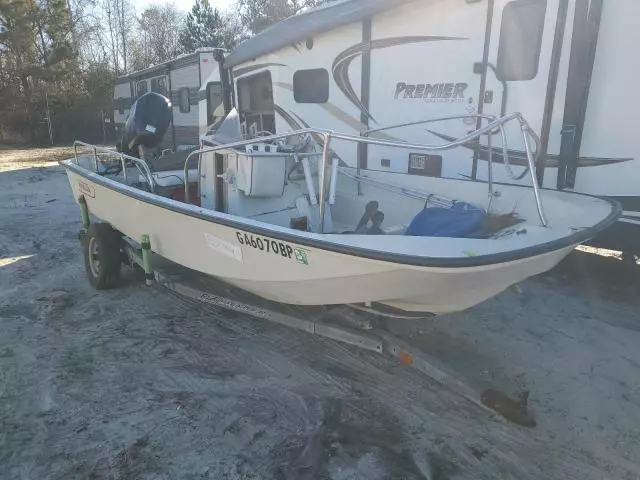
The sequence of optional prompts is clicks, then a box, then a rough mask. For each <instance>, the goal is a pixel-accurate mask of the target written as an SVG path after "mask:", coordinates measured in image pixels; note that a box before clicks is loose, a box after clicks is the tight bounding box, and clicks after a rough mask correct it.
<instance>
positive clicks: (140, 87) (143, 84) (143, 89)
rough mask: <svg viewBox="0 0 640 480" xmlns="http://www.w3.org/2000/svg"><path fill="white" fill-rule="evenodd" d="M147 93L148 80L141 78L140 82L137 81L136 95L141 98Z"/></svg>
mask: <svg viewBox="0 0 640 480" xmlns="http://www.w3.org/2000/svg"><path fill="white" fill-rule="evenodd" d="M145 93H147V81H146V80H140V81H139V82H138V83H136V97H138V98H139V97H141V96H142V95H144V94H145Z"/></svg>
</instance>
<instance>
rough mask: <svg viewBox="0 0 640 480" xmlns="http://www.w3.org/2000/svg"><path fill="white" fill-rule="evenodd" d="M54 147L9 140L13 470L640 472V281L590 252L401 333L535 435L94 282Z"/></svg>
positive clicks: (434, 390) (147, 473)
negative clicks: (513, 405)
mask: <svg viewBox="0 0 640 480" xmlns="http://www.w3.org/2000/svg"><path fill="white" fill-rule="evenodd" d="M48 155H49V153H48V152H47V151H46V150H45V151H40V152H39V153H37V154H35V153H34V151H28V152H26V153H25V152H22V153H21V152H16V151H8V150H3V151H0V478H2V479H4V478H7V479H9V478H11V479H13V478H16V479H73V478H81V479H85V478H92V479H102V478H105V479H156V478H157V479H173V478H176V479H177V478H179V479H203V478H205V479H206V478H209V479H429V480H444V479H543V478H545V479H555V478H557V479H576V480H589V479H634V480H636V479H638V478H640V300H639V298H638V297H640V295H639V292H640V289H639V288H638V286H640V280H639V277H638V271H637V270H638V269H637V268H636V269H633V268H630V267H627V266H623V265H622V262H620V261H618V260H617V259H616V258H603V257H597V256H594V255H589V254H587V253H583V252H578V253H576V254H574V255H573V256H572V258H570V259H569V260H568V261H567V262H566V263H565V264H563V265H562V266H561V267H560V268H558V269H557V270H556V271H554V272H552V273H550V274H547V275H545V276H542V277H537V278H534V279H530V280H528V281H526V282H524V283H522V284H521V285H519V286H517V287H514V288H511V289H509V290H508V291H506V292H504V293H503V294H501V295H499V296H498V297H496V298H494V299H492V300H490V301H488V302H485V303H484V304H482V305H480V306H478V307H475V308H473V309H471V310H468V311H466V312H463V313H460V314H456V315H449V316H445V317H439V318H436V319H431V320H427V321H420V322H391V323H389V324H388V327H389V328H390V329H391V330H392V331H394V332H395V333H396V334H398V335H400V336H403V337H404V338H406V339H407V340H409V341H411V342H412V343H413V344H414V345H420V346H421V347H422V348H423V349H424V350H425V351H428V352H429V353H430V354H431V355H432V356H433V357H434V358H436V359H438V361H440V362H442V363H443V364H445V365H447V367H448V368H449V369H450V371H452V372H454V373H455V374H456V375H457V376H458V377H459V378H461V379H463V380H464V381H465V382H466V383H468V384H469V385H471V386H473V387H474V388H478V389H482V388H488V387H491V388H497V389H501V390H503V391H504V392H506V393H508V394H509V395H512V396H516V395H517V394H518V393H520V392H521V391H524V390H528V391H530V398H529V407H530V409H531V411H532V413H533V415H534V416H535V418H536V421H537V424H538V425H537V427H536V428H533V429H525V428H521V427H518V426H515V425H512V424H510V423H508V422H506V421H504V420H503V419H501V418H500V417H499V416H497V415H492V414H491V413H489V412H487V411H486V410H484V409H481V408H479V407H477V406H475V405H473V404H472V403H470V402H468V401H467V400H465V399H463V398H461V397H459V396H458V395H456V394H455V393H454V392H451V391H449V390H448V389H447V388H443V387H442V386H440V385H437V384H435V383H434V382H432V381H431V380H429V379H428V378H426V377H425V376H424V375H422V374H420V373H419V372H417V371H416V370H415V369H412V368H411V367H407V366H404V365H401V364H400V363H399V362H398V361H397V360H395V359H394V358H391V357H386V356H382V355H377V354H373V353H369V352H365V351H362V350H358V349H356V348H354V347H349V346H346V345H343V344H340V343H336V342H334V341H331V340H327V339H323V338H319V337H314V336H311V335H309V334H305V333H303V332H297V331H292V330H289V329H287V328H285V327H281V326H277V325H272V324H266V323H264V322H261V321H259V320H255V319H253V318H249V317H245V316H243V315H240V314H235V313H230V312H226V311H222V310H215V309H212V308H209V307H207V308H205V307H203V306H201V305H198V304H195V303H193V302H190V301H187V300H186V299H183V298H181V297H177V296H175V295H173V294H170V293H168V292H167V291H166V290H164V289H162V288H161V287H147V286H144V285H142V284H140V283H139V282H138V281H137V280H136V279H135V278H134V276H129V277H127V278H128V284H127V285H125V286H123V287H122V288H119V289H116V290H111V291H107V292H97V291H95V290H93V289H92V288H91V287H90V286H89V284H88V282H87V280H86V279H85V275H84V266H83V261H82V251H81V248H80V245H79V243H78V241H77V232H78V230H79V228H80V226H81V224H80V217H79V210H78V208H77V205H76V204H75V203H74V201H73V199H72V198H71V195H70V190H69V187H68V184H67V179H66V175H65V174H64V172H63V170H62V168H60V167H59V166H57V164H55V163H48V162H47V161H46V160H47V159H48V158H50V157H48Z"/></svg>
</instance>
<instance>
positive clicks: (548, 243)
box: [60, 93, 621, 315]
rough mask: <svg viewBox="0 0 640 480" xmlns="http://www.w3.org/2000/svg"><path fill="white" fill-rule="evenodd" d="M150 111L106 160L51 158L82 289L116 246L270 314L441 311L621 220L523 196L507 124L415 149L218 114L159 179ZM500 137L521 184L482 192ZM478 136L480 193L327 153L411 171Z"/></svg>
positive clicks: (572, 196) (105, 277)
mask: <svg viewBox="0 0 640 480" xmlns="http://www.w3.org/2000/svg"><path fill="white" fill-rule="evenodd" d="M166 109H170V101H169V100H168V99H166V98H164V97H162V96H161V95H158V94H156V93H147V94H146V95H143V96H142V97H141V98H140V99H138V101H137V102H136V104H134V106H133V107H132V112H131V114H130V115H129V119H128V120H127V126H126V128H125V136H124V137H123V140H122V142H121V143H120V145H121V151H119V152H118V151H114V150H110V149H107V148H104V147H97V146H92V145H87V144H83V143H82V142H76V144H75V148H76V154H75V155H74V157H73V158H70V159H67V160H63V161H61V162H60V163H61V165H62V166H63V167H64V168H65V170H66V173H67V175H68V179H69V183H70V186H71V190H72V192H73V196H74V198H75V199H76V200H77V201H78V202H79V204H80V205H81V208H82V212H83V223H84V227H85V230H86V231H85V235H83V244H84V248H85V264H86V267H87V274H88V276H89V280H90V281H91V283H92V284H93V285H94V286H96V287H98V288H105V287H109V286H112V285H113V281H112V280H114V279H115V278H117V276H118V273H119V269H120V263H121V259H122V255H121V251H122V247H121V243H120V242H121V239H122V238H127V239H129V240H132V241H135V242H138V243H139V244H140V245H141V246H142V248H146V249H150V250H151V251H153V252H154V253H155V254H156V255H158V256H160V257H162V258H164V259H167V260H169V261H171V262H173V263H175V264H178V265H180V266H183V267H186V268H188V269H191V270H194V271H196V272H199V273H200V274H203V275H206V276H211V277H215V278H216V279H218V280H222V281H223V282H226V283H228V284H230V285H232V286H234V287H238V288H240V289H242V290H245V291H248V292H250V293H252V294H255V295H257V296H259V297H262V298H265V299H268V300H272V301H276V302H281V303H285V304H293V305H339V304H349V305H359V306H362V307H363V308H371V309H374V310H377V311H380V312H385V311H386V312H407V313H419V314H436V315H439V314H447V313H451V312H456V311H461V310H464V309H467V308H470V307H472V306H474V305H477V304H479V303H481V302H483V301H485V300H487V299H488V298H491V297H493V296H495V295H497V294H498V293H500V292H502V291H504V290H505V289H507V288H508V287H509V286H511V285H514V284H517V283H518V282H521V281H523V280H525V279H526V278H528V277H531V276H534V275H537V274H540V273H542V272H545V271H547V270H549V269H551V268H553V267H554V266H555V265H556V264H558V263H559V262H560V261H561V260H562V259H563V258H564V257H565V256H567V255H568V254H569V253H570V252H571V251H572V250H573V249H574V247H575V246H576V245H578V244H580V243H581V242H584V241H586V240H588V239H590V238H592V237H593V236H595V235H596V234H597V233H598V232H600V231H602V230H603V229H605V228H607V227H608V226H610V225H611V224H612V223H614V222H615V221H616V220H617V218H618V217H619V215H620V212H621V207H620V205H619V204H618V203H616V202H615V201H613V200H611V199H603V198H598V197H594V196H590V195H585V194H578V193H570V192H565V191H558V190H550V189H543V188H539V187H538V185H537V182H536V181H535V179H536V152H539V151H540V140H539V138H538V135H537V134H536V133H535V132H534V131H533V130H532V129H531V128H530V126H529V124H528V123H527V121H526V120H525V119H524V117H523V116H522V115H521V114H519V113H513V114H509V115H505V116H501V117H493V116H488V115H478V114H476V115H469V116H456V117H445V118H438V119H427V120H424V121H422V123H425V124H433V123H438V122H447V121H451V120H452V119H456V120H461V119H462V120H473V122H471V123H475V121H476V120H480V123H481V125H482V126H481V127H480V128H477V129H474V130H473V131H471V132H469V133H466V134H464V135H462V136H460V137H458V138H455V139H453V140H451V141H445V142H444V143H438V144H421V143H410V142H404V141H399V140H393V139H389V138H388V137H385V136H384V135H381V133H384V132H381V131H382V130H384V129H382V128H378V129H376V131H371V132H366V133H365V134H364V135H361V136H356V135H352V134H343V133H339V132H335V131H330V130H324V129H318V128H313V127H307V128H302V129H298V130H292V131H287V132H283V133H277V134H273V133H272V132H259V131H257V132H253V135H252V136H251V138H245V136H246V135H245V134H243V132H242V127H241V124H240V118H239V115H238V112H237V111H236V110H235V109H233V110H231V112H230V113H229V114H228V115H227V116H226V118H225V119H224V121H222V122H221V123H220V124H219V125H217V126H215V128H212V129H211V130H210V131H209V132H207V134H206V135H205V136H204V137H203V138H202V145H201V147H200V148H199V149H197V150H195V151H192V152H188V153H185V162H184V168H182V169H177V170H176V169H172V170H162V168H161V166H162V156H157V155H156V154H154V153H153V147H154V146H155V145H158V144H160V142H161V140H162V137H163V135H164V133H165V132H166V131H167V128H168V126H169V123H170V115H169V114H167V113H166ZM463 117H464V118H463ZM396 127H398V126H397V125H395V126H389V127H387V128H389V129H391V128H396ZM507 128H518V129H519V131H520V132H521V136H520V138H521V141H522V148H523V151H525V152H526V157H527V167H526V173H527V175H528V177H529V181H530V185H528V186H526V185H516V184H503V183H498V182H494V181H493V180H492V179H493V175H494V172H495V170H497V169H498V168H504V167H509V162H508V159H509V151H510V150H509V146H508V145H507V139H506V134H505V131H506V129H507ZM481 137H482V138H483V139H484V141H486V142H488V144H489V145H493V144H495V145H499V147H500V148H501V149H502V150H501V151H502V158H503V160H504V163H505V165H502V164H500V165H494V162H493V161H492V155H491V152H492V151H493V149H489V155H488V162H487V178H488V180H487V181H472V180H468V179H451V178H439V177H431V176H425V175H407V174H402V173H398V172H389V171H380V170H370V169H366V170H365V169H361V168H359V167H358V166H355V167H354V166H352V163H351V162H350V161H349V159H348V158H344V157H343V156H342V155H338V154H337V153H336V150H335V149H334V148H333V147H334V146H335V145H338V144H340V145H343V146H344V144H353V145H354V147H356V146H357V145H358V144H360V145H369V146H376V147H379V148H380V149H384V151H385V152H388V153H387V154H388V155H390V156H391V155H395V154H393V153H392V152H399V153H398V154H397V155H398V156H401V157H403V158H407V157H409V158H410V159H411V162H413V163H421V162H423V163H424V162H425V161H429V158H430V153H429V152H431V153H438V152H442V151H451V150H455V149H461V150H464V148H465V146H467V145H469V143H470V142H477V141H478V139H480V138H481ZM356 148H357V147H356ZM341 151H344V149H341ZM354 151H355V149H354ZM83 152H84V153H83ZM407 152H409V154H407ZM173 161H175V158H173V159H172V162H173ZM91 218H93V219H94V221H93V223H92V221H91ZM95 219H98V220H99V222H98V223H96V222H95Z"/></svg>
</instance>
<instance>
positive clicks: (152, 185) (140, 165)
mask: <svg viewBox="0 0 640 480" xmlns="http://www.w3.org/2000/svg"><path fill="white" fill-rule="evenodd" d="M78 145H81V146H83V147H89V148H92V149H93V168H94V170H95V171H96V173H98V162H99V159H98V150H100V151H101V152H103V153H108V154H110V155H117V156H119V157H120V162H121V164H122V175H123V176H124V182H125V183H126V184H127V185H128V184H129V181H128V179H127V168H126V163H125V160H129V161H130V162H132V163H133V164H134V165H135V166H136V168H137V169H138V171H139V172H140V173H141V174H142V176H144V177H145V178H146V180H147V183H148V184H149V189H150V190H151V192H155V191H156V182H155V180H154V178H153V174H152V173H151V169H150V168H149V165H148V164H147V162H145V161H144V160H143V159H141V158H136V157H132V156H130V155H125V154H124V153H122V152H117V151H115V150H112V149H110V148H107V147H98V146H97V145H92V144H90V143H85V142H81V141H80V140H75V141H74V142H73V156H74V157H75V160H76V165H80V163H79V162H78ZM141 169H142V170H141Z"/></svg>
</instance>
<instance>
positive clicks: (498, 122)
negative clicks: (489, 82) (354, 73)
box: [184, 113, 548, 233]
mask: <svg viewBox="0 0 640 480" xmlns="http://www.w3.org/2000/svg"><path fill="white" fill-rule="evenodd" d="M465 117H466V118H477V117H482V118H485V119H487V120H490V122H489V123H488V124H487V125H486V126H484V127H482V128H480V129H477V130H475V131H473V132H470V133H468V134H467V135H464V136H462V137H460V138H457V139H455V140H453V141H451V142H448V143H443V144H440V145H428V144H420V143H409V142H404V141H390V140H381V139H375V138H370V137H368V136H355V135H347V134H343V133H337V132H332V131H329V130H322V129H318V128H303V129H300V130H295V131H292V132H286V133H280V134H276V135H269V136H266V137H259V138H254V139H250V140H241V141H237V142H233V143H227V144H224V145H216V146H211V147H204V148H200V149H197V150H194V151H192V152H191V153H190V154H189V155H188V156H187V158H186V160H185V162H184V179H185V192H184V195H185V201H186V202H187V203H191V200H190V196H189V162H190V161H191V159H192V158H193V157H194V156H195V155H198V170H197V171H198V172H200V162H201V156H200V155H201V154H203V153H214V152H217V151H220V150H228V149H232V148H238V147H244V146H246V145H252V144H255V143H264V142H270V141H274V140H281V139H285V138H289V137H293V136H298V135H304V134H308V133H310V134H316V135H318V136H320V137H321V138H322V141H323V145H322V157H321V158H322V160H321V164H320V178H319V184H320V185H319V190H320V192H319V203H320V205H319V209H320V212H319V214H320V215H319V216H320V226H321V233H322V229H323V227H324V216H325V200H326V190H327V185H326V183H327V181H326V170H327V165H328V164H329V156H330V154H329V152H330V150H329V145H330V143H331V140H332V139H339V140H346V141H351V142H355V143H365V144H368V145H380V146H385V147H396V148H405V149H411V150H423V151H442V150H451V149H453V148H456V147H460V146H463V145H464V144H466V143H468V142H470V141H472V140H475V139H479V138H480V137H481V136H482V135H487V136H488V138H489V139H491V137H492V136H493V135H494V134H495V133H496V131H500V132H501V135H502V139H503V141H502V148H503V156H504V157H503V158H504V159H505V160H504V161H505V162H508V155H507V154H508V151H507V142H506V134H505V132H504V128H503V126H504V124H506V123H508V122H511V121H518V122H519V124H520V129H521V131H522V136H523V141H524V147H525V152H526V155H527V162H528V169H529V171H530V173H531V181H532V188H533V194H534V197H535V202H536V208H537V210H538V216H539V218H540V222H541V223H542V225H543V226H545V227H546V226H547V225H548V223H547V219H546V217H545V214H544V210H543V207H542V200H541V198H540V191H539V188H538V184H537V182H536V175H535V169H536V167H535V161H534V155H533V153H532V149H531V145H530V143H529V141H530V138H531V139H533V141H534V143H535V144H536V151H539V145H540V139H539V138H538V136H537V135H536V133H535V132H534V131H533V130H532V129H531V127H530V126H529V124H528V123H527V121H526V120H525V119H524V117H523V116H522V115H521V114H520V113H512V114H510V115H506V116H504V117H501V118H495V117H492V116H488V115H460V116H455V117H445V118H438V119H432V120H424V121H419V122H411V123H408V124H403V125H394V126H390V127H383V128H381V129H374V130H369V131H368V132H366V134H370V133H374V132H376V131H381V130H388V129H391V128H396V127H400V126H407V125H412V124H420V123H432V122H438V121H444V120H450V119H455V118H465ZM489 146H491V140H489ZM283 155H287V154H286V153H283ZM492 163H493V159H492V151H491V148H489V164H490V165H492ZM489 177H490V179H489V192H490V195H491V196H493V178H492V177H493V168H492V166H491V167H489Z"/></svg>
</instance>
